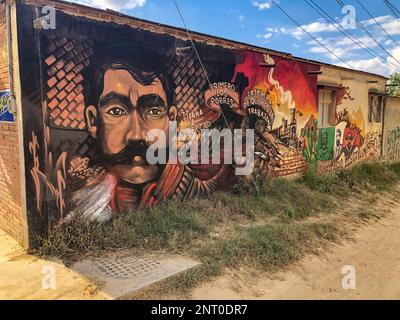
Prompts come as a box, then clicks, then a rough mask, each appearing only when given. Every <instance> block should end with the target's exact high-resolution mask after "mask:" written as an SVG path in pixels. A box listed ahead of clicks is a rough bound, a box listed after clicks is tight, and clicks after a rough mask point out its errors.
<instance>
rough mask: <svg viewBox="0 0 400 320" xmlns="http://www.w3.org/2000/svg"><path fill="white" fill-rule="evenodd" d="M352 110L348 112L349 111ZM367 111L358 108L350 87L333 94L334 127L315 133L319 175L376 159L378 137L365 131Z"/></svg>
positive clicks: (375, 132)
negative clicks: (362, 161)
mask: <svg viewBox="0 0 400 320" xmlns="http://www.w3.org/2000/svg"><path fill="white" fill-rule="evenodd" d="M349 110H351V111H349ZM366 112H368V107H367V106H365V107H364V108H363V107H362V106H360V105H359V104H358V102H357V100H356V99H355V98H353V96H352V94H351V90H350V88H349V87H343V86H340V88H339V89H338V90H337V91H336V110H335V126H332V127H324V128H320V129H319V132H318V136H319V137H318V141H319V143H318V146H317V148H318V152H317V153H318V160H319V161H318V172H319V173H324V172H330V171H334V170H340V169H343V168H345V167H347V166H349V165H351V164H352V163H354V162H356V161H359V160H361V159H367V158H373V157H377V156H379V153H380V148H381V135H380V134H379V133H378V132H377V131H371V130H368V131H367V127H368V123H367V120H366V119H368V114H366Z"/></svg>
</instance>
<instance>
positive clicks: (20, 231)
mask: <svg viewBox="0 0 400 320" xmlns="http://www.w3.org/2000/svg"><path fill="white" fill-rule="evenodd" d="M0 59H1V60H0V99H1V110H0V227H1V228H2V229H4V230H5V231H6V232H8V233H9V234H10V235H12V236H13V237H14V238H15V239H17V240H18V241H19V242H20V243H21V244H23V245H25V244H26V238H27V236H26V232H27V229H26V221H25V220H24V218H23V214H24V213H23V210H22V206H21V197H22V196H23V195H22V193H21V174H20V173H21V162H20V157H19V155H20V148H19V147H20V145H19V134H18V132H19V126H18V122H17V116H18V115H15V114H13V113H12V112H10V109H9V108H10V81H9V68H8V45H7V24H6V13H5V5H4V4H1V5H0Z"/></svg>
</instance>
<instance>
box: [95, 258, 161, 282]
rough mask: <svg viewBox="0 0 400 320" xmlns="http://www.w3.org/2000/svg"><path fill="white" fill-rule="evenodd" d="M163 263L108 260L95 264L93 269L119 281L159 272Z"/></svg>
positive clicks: (142, 259) (132, 259)
mask: <svg viewBox="0 0 400 320" xmlns="http://www.w3.org/2000/svg"><path fill="white" fill-rule="evenodd" d="M160 265H161V263H160V262H159V261H157V260H152V259H146V258H137V257H125V258H108V259H102V260H96V261H94V262H93V268H94V269H96V270H97V271H99V272H101V273H102V274H103V275H105V276H107V277H112V278H118V279H128V278H134V277H141V276H144V275H146V274H150V273H152V272H155V271H157V269H158V268H160Z"/></svg>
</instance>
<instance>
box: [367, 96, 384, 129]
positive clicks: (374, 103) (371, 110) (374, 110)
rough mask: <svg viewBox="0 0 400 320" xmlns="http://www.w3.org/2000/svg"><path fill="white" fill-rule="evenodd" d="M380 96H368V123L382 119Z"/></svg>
mask: <svg viewBox="0 0 400 320" xmlns="http://www.w3.org/2000/svg"><path fill="white" fill-rule="evenodd" d="M382 103H383V98H382V96H378V95H373V94H371V95H370V96H369V102H368V121H369V122H370V123H373V122H381V119H382Z"/></svg>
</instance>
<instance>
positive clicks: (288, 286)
mask: <svg viewBox="0 0 400 320" xmlns="http://www.w3.org/2000/svg"><path fill="white" fill-rule="evenodd" d="M396 202H397V204H394V203H393V201H392V205H391V206H390V213H389V214H388V216H386V217H385V218H383V219H381V220H379V221H369V222H368V223H367V224H366V225H364V226H363V227H362V228H357V229H356V230H354V234H353V237H352V240H346V241H344V242H343V243H341V244H333V245H329V246H328V247H329V249H328V250H327V251H326V254H324V255H323V256H308V257H306V258H304V259H303V260H301V261H300V262H299V263H297V264H296V265H295V266H293V267H292V268H290V270H289V271H286V272H281V273H279V274H277V275H276V276H275V277H274V278H273V279H271V277H270V276H269V277H268V275H261V274H258V275H254V274H248V272H246V271H245V270H241V271H238V272H234V273H233V274H229V275H228V274H225V275H224V276H222V277H220V278H218V279H217V280H215V281H212V282H210V283H207V284H204V285H202V286H200V287H198V288H196V289H195V290H193V292H192V298H193V299H400V201H399V200H398V199H397V200H396ZM366 205H367V204H366ZM386 208H387V207H386ZM346 265H351V266H354V267H355V271H356V278H355V279H356V289H355V290H351V289H349V290H344V289H342V279H343V277H344V276H345V275H344V274H342V273H341V270H342V268H343V267H344V266H346ZM246 273H247V275H246Z"/></svg>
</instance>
